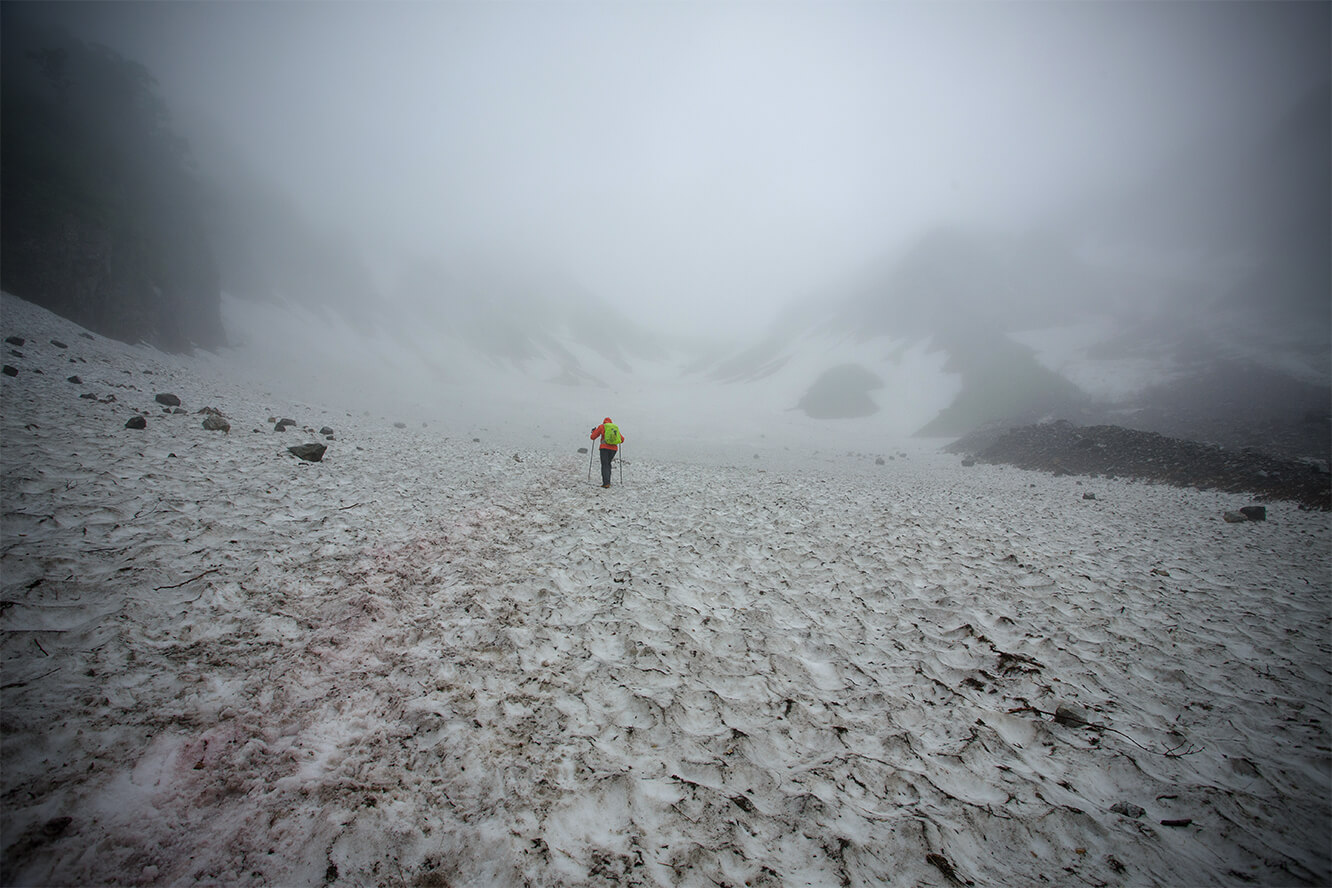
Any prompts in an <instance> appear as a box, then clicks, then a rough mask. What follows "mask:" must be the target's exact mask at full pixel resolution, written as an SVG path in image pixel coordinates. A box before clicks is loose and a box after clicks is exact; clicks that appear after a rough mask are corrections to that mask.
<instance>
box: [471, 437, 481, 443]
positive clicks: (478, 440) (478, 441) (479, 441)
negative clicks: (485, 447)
mask: <svg viewBox="0 0 1332 888" xmlns="http://www.w3.org/2000/svg"><path fill="white" fill-rule="evenodd" d="M472 443H473V444H480V443H481V439H480V438H473V439H472Z"/></svg>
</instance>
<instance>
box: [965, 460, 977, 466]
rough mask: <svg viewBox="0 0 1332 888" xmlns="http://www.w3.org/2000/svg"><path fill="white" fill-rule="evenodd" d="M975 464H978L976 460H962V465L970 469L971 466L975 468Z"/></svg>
mask: <svg viewBox="0 0 1332 888" xmlns="http://www.w3.org/2000/svg"><path fill="white" fill-rule="evenodd" d="M975 464H976V461H975V460H974V459H964V460H962V465H964V466H968V467H970V466H974V465H975Z"/></svg>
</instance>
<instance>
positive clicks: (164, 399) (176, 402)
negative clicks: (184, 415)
mask: <svg viewBox="0 0 1332 888" xmlns="http://www.w3.org/2000/svg"><path fill="white" fill-rule="evenodd" d="M156 400H157V403H159V404H162V405H164V406H166V407H179V406H180V398H177V397H176V396H175V395H173V394H171V393H170V392H163V393H162V394H160V395H158V396H157V399H156Z"/></svg>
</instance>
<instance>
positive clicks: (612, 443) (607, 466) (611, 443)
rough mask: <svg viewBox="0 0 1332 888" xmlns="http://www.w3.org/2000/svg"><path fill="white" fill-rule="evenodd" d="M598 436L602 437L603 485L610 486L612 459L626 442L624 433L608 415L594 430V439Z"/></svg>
mask: <svg viewBox="0 0 1332 888" xmlns="http://www.w3.org/2000/svg"><path fill="white" fill-rule="evenodd" d="M598 438H600V439H601V486H602V487H610V479H611V461H612V460H614V459H615V454H616V453H617V452H618V451H619V449H620V445H621V444H622V443H624V435H623V434H622V433H621V432H620V427H619V426H617V425H616V424H615V423H613V422H611V418H610V417H609V416H608V417H606V418H605V419H604V420H602V421H601V425H599V426H597V427H596V428H595V429H593V430H592V440H593V441H595V440H597V439H598Z"/></svg>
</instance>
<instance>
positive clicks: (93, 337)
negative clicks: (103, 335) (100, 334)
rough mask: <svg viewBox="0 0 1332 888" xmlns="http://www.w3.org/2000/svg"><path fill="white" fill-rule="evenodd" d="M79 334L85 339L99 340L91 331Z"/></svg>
mask: <svg viewBox="0 0 1332 888" xmlns="http://www.w3.org/2000/svg"><path fill="white" fill-rule="evenodd" d="M79 335H80V336H82V337H83V338H84V339H91V340H92V341H93V342H96V341H97V337H96V336H94V335H92V334H91V333H80V334H79Z"/></svg>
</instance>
